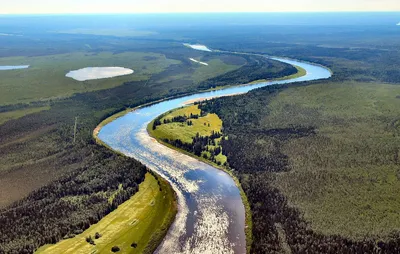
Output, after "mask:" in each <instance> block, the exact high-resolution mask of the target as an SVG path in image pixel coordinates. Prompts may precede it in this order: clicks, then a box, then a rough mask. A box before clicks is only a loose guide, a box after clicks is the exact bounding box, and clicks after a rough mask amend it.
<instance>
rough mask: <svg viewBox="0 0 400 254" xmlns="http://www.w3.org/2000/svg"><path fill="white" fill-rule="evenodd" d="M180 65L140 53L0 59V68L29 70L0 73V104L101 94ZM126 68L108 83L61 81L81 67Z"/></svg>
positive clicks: (161, 56) (102, 53)
mask: <svg viewBox="0 0 400 254" xmlns="http://www.w3.org/2000/svg"><path fill="white" fill-rule="evenodd" d="M178 63H180V62H179V61H177V60H173V59H168V58H166V57H165V56H164V55H161V54H156V53H144V52H126V53H120V54H113V53H112V52H101V53H84V52H76V53H71V54H61V55H48V56H37V57H7V58H0V65H6V64H9V65H14V64H29V65H30V68H29V69H24V70H11V71H2V73H1V76H2V78H1V80H0V89H1V91H2V93H1V95H0V104H1V105H5V104H16V103H26V102H31V101H37V100H47V99H50V98H51V99H56V98H63V97H69V96H71V95H72V94H74V93H81V92H87V91H95V90H102V89H107V88H112V87H115V86H119V85H121V84H122V83H124V82H128V81H139V80H146V79H148V78H149V77H150V76H151V75H152V74H155V73H159V72H161V71H163V70H165V69H166V68H167V67H168V66H170V65H172V64H178ZM109 66H110V67H112V66H119V67H126V68H130V69H132V70H134V73H133V74H132V75H127V76H121V77H116V78H110V79H101V80H90V81H85V82H80V81H76V80H74V79H71V78H68V77H65V75H66V74H67V73H68V72H69V71H71V70H77V69H80V68H85V67H109Z"/></svg>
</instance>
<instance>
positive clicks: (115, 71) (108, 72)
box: [65, 67, 133, 81]
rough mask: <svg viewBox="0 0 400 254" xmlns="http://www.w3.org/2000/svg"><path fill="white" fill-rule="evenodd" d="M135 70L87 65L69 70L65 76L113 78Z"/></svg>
mask: <svg viewBox="0 0 400 254" xmlns="http://www.w3.org/2000/svg"><path fill="white" fill-rule="evenodd" d="M132 73H133V70H131V69H128V68H123V67H86V68H82V69H79V70H75V71H70V72H68V73H67V74H66V75H65V76H66V77H69V78H73V79H75V80H78V81H86V80H93V79H103V78H113V77H118V76H123V75H129V74H132Z"/></svg>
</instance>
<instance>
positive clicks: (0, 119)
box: [0, 106, 50, 124]
mask: <svg viewBox="0 0 400 254" xmlns="http://www.w3.org/2000/svg"><path fill="white" fill-rule="evenodd" d="M49 109H50V106H44V107H37V108H27V109H20V110H14V111H8V112H2V113H0V124H2V123H5V122H7V121H9V120H12V119H18V118H20V117H23V116H25V115H29V114H33V113H37V112H40V111H43V110H49Z"/></svg>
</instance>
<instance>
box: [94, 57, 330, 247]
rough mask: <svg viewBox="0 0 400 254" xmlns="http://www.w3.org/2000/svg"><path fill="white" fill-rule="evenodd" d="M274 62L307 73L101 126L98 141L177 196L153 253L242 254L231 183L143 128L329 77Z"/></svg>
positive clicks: (240, 216) (240, 213)
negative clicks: (229, 98) (210, 104)
mask: <svg viewBox="0 0 400 254" xmlns="http://www.w3.org/2000/svg"><path fill="white" fill-rule="evenodd" d="M275 59H276V60H279V61H282V62H285V63H289V64H294V65H297V66H300V67H302V68H304V69H305V70H306V71H307V74H306V75H305V76H303V77H300V78H296V79H293V80H285V81H273V82H264V83H259V84H253V85H247V86H239V87H231V88H227V89H223V90H218V91H211V92H205V93H198V94H194V95H190V96H185V97H182V98H177V99H173V100H168V101H164V102H160V103H157V104H154V105H152V106H149V107H144V108H140V109H137V110H136V111H134V112H131V113H128V114H126V115H125V116H123V117H120V118H118V119H116V120H114V121H113V122H111V123H109V124H107V125H106V126H104V127H103V128H102V129H101V131H100V133H99V138H100V139H101V140H102V141H104V142H105V143H106V144H107V145H109V146H110V147H112V148H113V149H115V150H117V151H120V152H122V153H124V154H126V155H128V156H131V157H133V158H135V159H137V160H139V161H140V162H142V163H143V164H145V165H146V166H148V167H149V168H150V169H152V170H154V171H156V172H157V173H159V174H160V175H161V176H162V177H164V178H166V179H167V180H168V181H169V182H170V183H171V185H172V187H173V188H174V190H175V191H176V193H177V195H178V203H179V211H178V214H177V217H176V220H175V222H174V223H173V225H172V227H171V229H170V230H169V232H168V234H167V236H166V237H165V239H164V241H163V243H162V244H161V245H160V246H159V248H158V250H157V252H158V253H215V254H217V253H245V252H246V239H245V233H244V228H245V210H244V206H243V203H242V200H241V197H240V192H239V189H238V188H237V187H236V185H235V183H234V181H233V179H232V178H231V177H230V176H229V175H228V174H226V173H225V172H222V171H221V170H218V169H216V168H214V167H212V166H210V165H208V164H206V163H203V162H200V161H198V160H196V159H194V158H192V157H190V156H187V155H184V154H181V153H179V152H177V151H175V150H172V149H170V148H167V147H165V146H163V145H161V144H159V143H158V142H156V141H155V140H154V139H153V138H151V137H150V136H149V135H148V133H147V131H146V126H147V124H148V123H149V122H150V121H151V120H153V119H154V118H156V117H157V116H159V115H160V114H162V113H165V112H167V111H169V110H172V109H174V108H178V107H181V106H183V105H184V104H185V102H187V101H195V100H198V99H200V98H211V97H219V96H224V95H232V94H237V93H245V92H248V91H250V90H252V89H255V88H260V87H263V86H268V85H272V84H284V83H291V82H296V81H307V80H315V79H323V78H329V77H330V76H331V73H330V71H329V70H327V69H325V68H322V67H320V66H316V65H311V64H308V63H303V62H298V61H294V60H287V59H279V58H275Z"/></svg>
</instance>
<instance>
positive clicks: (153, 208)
mask: <svg viewBox="0 0 400 254" xmlns="http://www.w3.org/2000/svg"><path fill="white" fill-rule="evenodd" d="M171 197H172V198H171ZM174 197H175V196H174V192H173V190H172V188H171V187H170V185H169V184H168V182H167V181H166V180H164V179H162V178H161V177H160V176H158V175H156V174H154V173H151V174H150V173H147V174H146V178H145V180H144V181H143V182H142V183H141V184H140V186H139V191H138V192H137V193H136V194H135V195H133V196H132V197H131V198H130V199H129V200H127V201H126V202H124V203H123V204H122V205H120V206H119V207H118V208H117V209H116V210H114V211H113V212H111V213H110V214H108V215H106V216H105V217H104V218H102V219H101V220H100V221H99V222H98V223H96V224H93V225H91V226H90V227H89V228H88V229H87V230H85V231H84V232H83V233H81V234H79V235H77V236H75V237H73V238H70V239H66V240H62V241H60V242H58V243H56V244H54V245H45V246H43V247H41V248H40V249H39V250H37V251H36V253H38V254H46V253H71V254H72V253H94V252H96V253H97V252H104V253H106V252H109V251H110V250H111V248H113V247H114V246H117V247H118V248H120V250H121V251H122V252H123V253H146V254H150V253H153V252H154V250H155V249H156V248H157V247H158V245H159V243H160V242H161V241H162V240H163V238H164V236H165V234H166V233H167V231H168V228H169V226H170V225H171V224H172V222H173V221H174V218H175V215H176V212H177V205H176V200H175V198H174ZM88 239H89V241H88Z"/></svg>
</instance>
